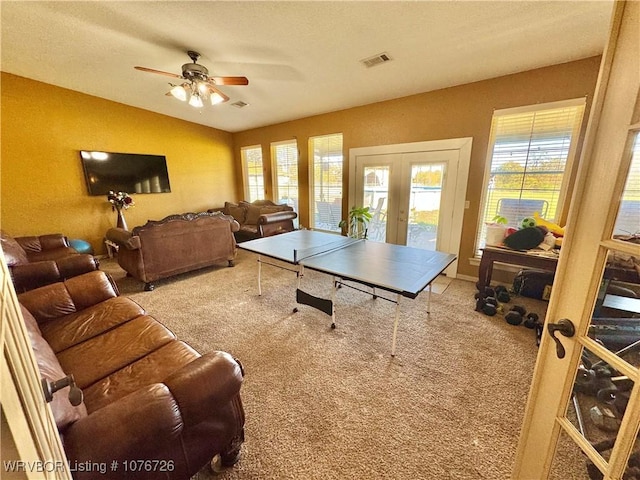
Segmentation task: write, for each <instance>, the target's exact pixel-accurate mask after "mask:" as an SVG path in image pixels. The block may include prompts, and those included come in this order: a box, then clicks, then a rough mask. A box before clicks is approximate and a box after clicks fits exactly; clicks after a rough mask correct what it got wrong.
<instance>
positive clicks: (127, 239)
mask: <svg viewBox="0 0 640 480" xmlns="http://www.w3.org/2000/svg"><path fill="white" fill-rule="evenodd" d="M106 236H107V239H108V240H111V241H112V242H113V243H115V244H116V245H118V246H119V247H124V248H126V249H127V250H138V249H139V248H140V237H139V236H137V235H134V234H133V233H131V232H129V231H128V230H125V229H123V228H110V229H109V230H107V235H106Z"/></svg>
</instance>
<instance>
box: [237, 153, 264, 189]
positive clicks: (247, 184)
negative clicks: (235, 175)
mask: <svg viewBox="0 0 640 480" xmlns="http://www.w3.org/2000/svg"><path fill="white" fill-rule="evenodd" d="M250 150H258V151H259V152H260V164H261V171H262V190H261V191H257V195H256V198H253V196H252V194H251V191H252V185H251V181H250V173H249V165H248V160H249V159H248V158H247V155H246V152H247V151H250ZM240 158H241V159H242V182H243V190H244V198H245V199H246V200H247V201H248V202H253V201H255V200H264V199H265V198H266V182H265V180H266V178H265V177H266V176H265V172H264V155H263V154H262V145H247V146H245V147H240ZM255 188H256V189H257V190H259V185H255Z"/></svg>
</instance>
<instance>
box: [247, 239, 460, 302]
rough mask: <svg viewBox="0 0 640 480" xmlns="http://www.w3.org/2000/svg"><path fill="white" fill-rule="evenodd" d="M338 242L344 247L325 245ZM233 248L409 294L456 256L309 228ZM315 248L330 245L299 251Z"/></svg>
mask: <svg viewBox="0 0 640 480" xmlns="http://www.w3.org/2000/svg"><path fill="white" fill-rule="evenodd" d="M340 244H346V245H347V246H346V247H344V248H337V249H331V248H332V247H337V246H338V245H340ZM238 247H239V248H241V249H243V250H247V251H250V252H253V253H257V254H258V255H264V256H267V257H270V258H273V259H276V260H280V261H283V262H287V263H290V264H299V265H302V266H303V267H304V268H309V269H311V270H316V271H319V272H323V273H326V274H329V275H334V276H336V277H340V278H342V279H345V280H353V281H355V282H358V283H362V284H365V285H368V286H371V287H376V288H381V289H383V290H387V291H390V292H394V293H399V294H401V295H403V296H405V297H409V298H415V297H417V296H418V294H419V293H420V292H421V291H422V290H424V289H425V288H426V287H427V286H428V285H429V284H430V283H431V282H432V281H433V280H434V279H435V278H436V277H437V276H438V275H440V274H441V273H442V272H443V271H444V270H445V269H446V268H447V267H448V266H449V265H450V264H451V263H452V262H453V261H454V260H455V259H456V256H455V255H452V254H450V253H443V252H437V251H435V252H434V251H430V250H423V249H420V248H413V247H407V246H404V245H394V244H390V243H380V242H373V241H370V240H358V241H354V239H351V238H348V237H342V236H340V235H336V234H332V233H325V232H318V231H314V230H295V231H293V232H288V233H283V234H280V235H274V236H272V237H265V238H259V239H256V240H250V241H247V242H242V243H239V244H238ZM316 247H326V248H330V250H329V251H328V252H326V253H319V254H317V255H312V256H309V257H306V258H304V252H301V250H307V249H315V248H316ZM296 251H297V252H298V253H303V258H302V259H301V260H298V259H297V258H296V257H295V256H294V252H296ZM298 258H299V256H298Z"/></svg>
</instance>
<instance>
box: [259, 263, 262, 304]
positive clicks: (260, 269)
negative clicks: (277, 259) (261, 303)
mask: <svg viewBox="0 0 640 480" xmlns="http://www.w3.org/2000/svg"><path fill="white" fill-rule="evenodd" d="M261 279H262V262H261V261H260V255H258V296H262V281H261Z"/></svg>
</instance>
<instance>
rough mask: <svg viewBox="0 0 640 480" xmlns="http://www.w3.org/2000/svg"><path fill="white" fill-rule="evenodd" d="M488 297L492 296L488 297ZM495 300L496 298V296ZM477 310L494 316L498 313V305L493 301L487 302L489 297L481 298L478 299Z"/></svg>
mask: <svg viewBox="0 0 640 480" xmlns="http://www.w3.org/2000/svg"><path fill="white" fill-rule="evenodd" d="M488 298H492V297H488ZM493 300H495V298H494V299H493ZM496 303H497V302H496ZM476 312H482V313H484V314H485V315H488V316H490V317H493V316H494V315H495V314H496V313H498V307H497V305H494V304H493V303H489V302H487V298H485V299H482V298H479V299H477V300H476Z"/></svg>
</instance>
